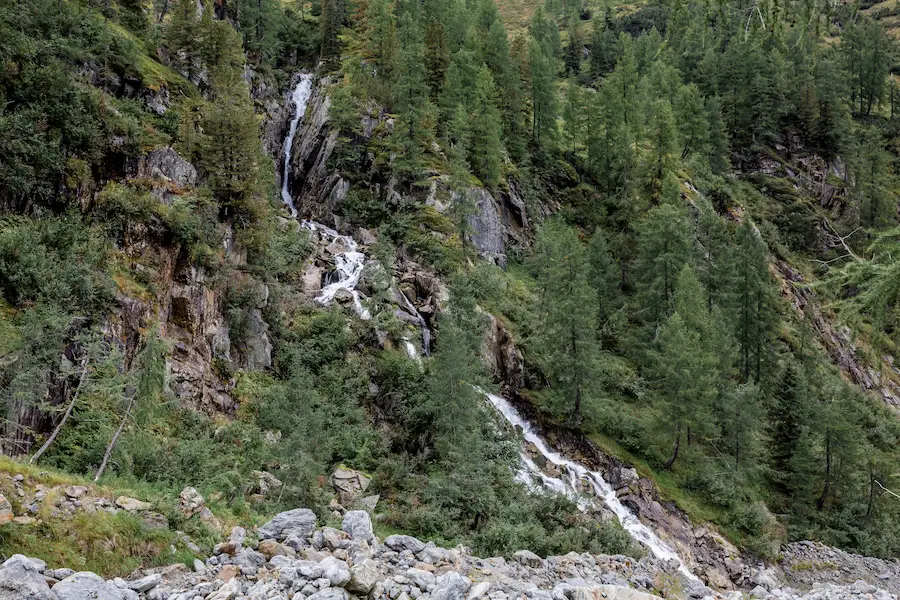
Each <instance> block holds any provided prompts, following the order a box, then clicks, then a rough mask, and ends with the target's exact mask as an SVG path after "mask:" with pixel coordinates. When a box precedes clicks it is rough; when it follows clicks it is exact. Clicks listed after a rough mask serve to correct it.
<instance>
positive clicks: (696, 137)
mask: <svg viewBox="0 0 900 600" xmlns="http://www.w3.org/2000/svg"><path fill="white" fill-rule="evenodd" d="M674 108H675V115H676V120H677V121H678V131H679V133H680V134H681V146H682V150H681V159H682V160H684V159H685V158H687V156H688V154H691V153H696V154H699V155H701V156H704V157H705V156H706V155H707V154H708V145H709V137H710V135H709V124H708V115H707V112H706V110H705V106H704V103H703V98H702V97H701V96H700V89H699V88H698V87H697V86H696V85H693V84H690V85H683V86H681V87H680V88H679V89H678V95H677V96H676V97H675V103H674Z"/></svg>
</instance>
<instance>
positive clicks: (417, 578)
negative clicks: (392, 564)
mask: <svg viewBox="0 0 900 600" xmlns="http://www.w3.org/2000/svg"><path fill="white" fill-rule="evenodd" d="M406 578H407V579H409V581H410V582H411V583H412V584H413V585H415V586H416V587H417V588H419V589H420V590H422V591H423V592H425V591H428V588H429V587H430V586H432V585H434V582H435V581H437V578H436V577H435V576H434V574H433V573H431V572H429V571H426V570H425V569H416V568H413V569H409V570H408V571H407V572H406Z"/></svg>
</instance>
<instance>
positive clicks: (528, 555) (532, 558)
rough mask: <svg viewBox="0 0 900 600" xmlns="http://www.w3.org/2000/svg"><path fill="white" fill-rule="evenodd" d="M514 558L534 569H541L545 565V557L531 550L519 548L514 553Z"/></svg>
mask: <svg viewBox="0 0 900 600" xmlns="http://www.w3.org/2000/svg"><path fill="white" fill-rule="evenodd" d="M513 558H514V559H515V560H516V561H518V562H519V563H521V564H523V565H525V566H526V567H531V568H532V569H541V568H543V567H544V559H543V558H541V557H540V556H538V555H537V554H535V553H534V552H532V551H531V550H519V551H518V552H516V553H515V554H513Z"/></svg>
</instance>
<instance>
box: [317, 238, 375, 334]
mask: <svg viewBox="0 0 900 600" xmlns="http://www.w3.org/2000/svg"><path fill="white" fill-rule="evenodd" d="M303 227H305V228H307V229H309V230H310V231H313V232H315V233H318V234H320V235H321V236H323V237H324V238H325V239H327V240H331V244H332V245H334V246H335V248H336V249H339V250H343V251H342V252H337V253H335V254H334V266H335V270H334V271H333V272H332V273H331V275H329V276H328V280H329V282H328V283H327V284H326V285H325V287H323V288H322V291H321V292H319V295H318V296H317V297H316V302H319V303H321V304H324V305H328V304H331V302H332V301H333V300H334V297H335V296H336V295H337V293H338V292H339V291H341V290H345V291H347V292H348V293H350V295H351V296H352V297H353V307H354V309H356V314H357V315H359V318H360V319H362V320H364V321H368V320H369V319H371V318H372V315H371V314H370V313H369V310H368V309H367V308H366V307H365V306H363V304H362V298H363V297H364V296H363V295H362V293H360V292H359V291H358V290H357V289H356V285H357V284H358V283H359V278H360V276H361V275H362V272H363V268H364V267H365V266H366V255H365V254H363V253H362V252H360V251H359V245H358V244H357V243H356V240H354V239H353V238H352V237H350V236H349V235H341V234H339V233H338V232H337V231H335V230H334V229H331V228H329V227H326V226H325V225H322V224H321V223H316V222H314V221H303Z"/></svg>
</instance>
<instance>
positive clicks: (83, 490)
mask: <svg viewBox="0 0 900 600" xmlns="http://www.w3.org/2000/svg"><path fill="white" fill-rule="evenodd" d="M89 491H90V488H88V487H87V486H86V485H70V486H67V487H66V489H65V492H66V496H68V497H69V498H72V499H77V498H81V497H82V496H84V495H86V494H87V493H88V492H89Z"/></svg>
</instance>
